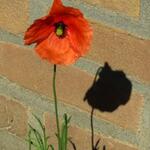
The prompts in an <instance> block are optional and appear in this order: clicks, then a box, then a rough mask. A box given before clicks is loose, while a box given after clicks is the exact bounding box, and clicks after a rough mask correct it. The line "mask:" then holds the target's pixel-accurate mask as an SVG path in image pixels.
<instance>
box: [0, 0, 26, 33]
mask: <svg viewBox="0 0 150 150" xmlns="http://www.w3.org/2000/svg"><path fill="white" fill-rule="evenodd" d="M0 4H1V5H0V18H1V19H0V28H2V29H4V30H7V31H9V32H12V33H15V34H17V33H22V32H24V31H25V30H26V28H27V21H28V16H29V13H28V0H23V1H20V0H0Z"/></svg>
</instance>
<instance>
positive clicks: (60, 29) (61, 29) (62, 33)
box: [55, 22, 66, 38]
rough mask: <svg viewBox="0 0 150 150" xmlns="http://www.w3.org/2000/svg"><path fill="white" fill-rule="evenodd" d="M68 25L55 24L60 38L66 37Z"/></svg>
mask: <svg viewBox="0 0 150 150" xmlns="http://www.w3.org/2000/svg"><path fill="white" fill-rule="evenodd" d="M65 30H66V25H65V24H64V23H63V22H58V23H56V24H55V33H56V35H57V36H58V37H60V38H62V37H64V36H65Z"/></svg>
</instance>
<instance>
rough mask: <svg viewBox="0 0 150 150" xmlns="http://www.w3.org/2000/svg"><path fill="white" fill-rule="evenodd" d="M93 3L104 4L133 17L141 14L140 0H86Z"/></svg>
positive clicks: (108, 7) (103, 5)
mask: <svg viewBox="0 0 150 150" xmlns="http://www.w3.org/2000/svg"><path fill="white" fill-rule="evenodd" d="M84 1H86V2H88V3H89V4H91V5H96V6H102V7H105V8H107V9H110V10H113V11H116V12H121V13H124V14H126V15H128V16H131V17H139V16H140V0H126V1H124V0H111V1H110V0H93V1H91V0H84Z"/></svg>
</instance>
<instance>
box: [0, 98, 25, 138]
mask: <svg viewBox="0 0 150 150" xmlns="http://www.w3.org/2000/svg"><path fill="white" fill-rule="evenodd" d="M0 128H4V129H6V130H8V131H9V132H11V133H13V134H15V135H17V136H20V137H24V136H25V135H26V133H27V112H26V108H24V106H23V105H22V104H20V103H18V102H17V101H13V100H11V99H9V98H6V97H4V96H0ZM0 134H1V133H0Z"/></svg>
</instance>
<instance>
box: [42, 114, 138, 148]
mask: <svg viewBox="0 0 150 150" xmlns="http://www.w3.org/2000/svg"><path fill="white" fill-rule="evenodd" d="M44 118H45V126H46V129H47V135H50V140H49V142H50V143H51V144H54V145H55V146H56V145H57V140H56V136H55V133H56V124H55V119H54V116H52V115H51V114H49V113H45V114H44ZM68 132H69V137H70V138H71V140H72V142H73V143H74V144H75V145H76V148H77V149H78V150H83V149H84V150H85V149H86V150H91V133H90V131H89V130H86V129H81V128H79V127H76V126H73V125H72V126H70V127H69V131H68ZM94 138H95V141H97V140H98V139H99V138H100V143H99V147H100V149H102V147H103V146H105V148H106V149H108V150H137V148H135V147H131V146H128V145H126V144H123V143H121V142H120V141H119V140H114V139H112V138H111V137H109V138H108V137H105V136H103V135H100V134H95V135H94ZM68 147H69V148H68V149H69V150H73V148H72V145H71V144H70V143H69V144H68Z"/></svg>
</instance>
